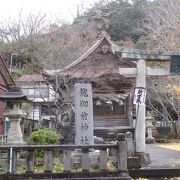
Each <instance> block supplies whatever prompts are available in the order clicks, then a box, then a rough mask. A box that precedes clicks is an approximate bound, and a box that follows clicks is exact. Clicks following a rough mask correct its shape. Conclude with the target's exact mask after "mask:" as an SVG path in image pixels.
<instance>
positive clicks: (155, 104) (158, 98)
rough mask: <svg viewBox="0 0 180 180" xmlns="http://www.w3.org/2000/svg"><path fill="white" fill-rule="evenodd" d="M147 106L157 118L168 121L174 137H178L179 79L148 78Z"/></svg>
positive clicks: (179, 110)
mask: <svg viewBox="0 0 180 180" xmlns="http://www.w3.org/2000/svg"><path fill="white" fill-rule="evenodd" d="M147 89H148V105H147V107H148V108H150V110H151V111H153V112H154V113H155V114H156V115H157V116H158V117H161V118H162V119H165V120H166V121H170V122H172V124H173V127H174V133H175V137H179V121H180V83H179V77H178V76H174V77H170V76H169V77H151V78H148V83H147Z"/></svg>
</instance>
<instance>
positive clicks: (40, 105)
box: [16, 74, 55, 125]
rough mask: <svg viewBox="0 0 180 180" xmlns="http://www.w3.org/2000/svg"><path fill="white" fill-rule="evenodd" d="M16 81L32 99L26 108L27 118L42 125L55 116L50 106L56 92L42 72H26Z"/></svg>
mask: <svg viewBox="0 0 180 180" xmlns="http://www.w3.org/2000/svg"><path fill="white" fill-rule="evenodd" d="M16 83H17V86H19V87H21V89H22V91H23V93H24V94H25V95H27V97H28V99H29V100H30V101H31V104H30V105H29V106H27V108H26V110H27V119H29V120H34V121H38V125H41V124H42V123H43V122H45V121H46V122H48V121H49V122H50V120H51V119H52V118H55V114H54V113H53V112H52V110H51V108H50V107H51V105H53V103H54V102H55V92H54V90H53V88H52V87H51V85H48V84H47V83H46V81H45V80H44V79H43V76H42V75H41V74H24V75H23V76H21V77H20V78H18V79H17V80H16Z"/></svg>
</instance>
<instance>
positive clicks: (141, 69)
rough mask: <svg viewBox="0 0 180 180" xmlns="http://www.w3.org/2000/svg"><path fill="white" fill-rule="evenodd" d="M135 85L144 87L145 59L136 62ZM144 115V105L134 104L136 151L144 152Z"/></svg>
mask: <svg viewBox="0 0 180 180" xmlns="http://www.w3.org/2000/svg"><path fill="white" fill-rule="evenodd" d="M136 87H143V88H146V65H145V60H139V61H138V62H137V78H136ZM145 115H146V105H139V106H138V105H137V106H136V127H135V140H136V152H137V153H144V152H145Z"/></svg>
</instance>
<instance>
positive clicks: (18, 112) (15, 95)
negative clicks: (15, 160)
mask: <svg viewBox="0 0 180 180" xmlns="http://www.w3.org/2000/svg"><path fill="white" fill-rule="evenodd" d="M0 101H3V102H6V103H7V108H6V110H5V112H4V113H3V115H4V117H7V118H9V121H10V128H9V130H8V133H7V144H24V140H23V134H22V130H21V126H20V122H21V120H22V118H24V117H26V113H25V112H23V110H22V108H21V107H22V103H23V102H25V101H27V96H26V95H24V94H23V93H22V91H21V89H20V88H19V87H12V88H11V89H10V90H8V91H7V92H6V94H5V95H1V96H0Z"/></svg>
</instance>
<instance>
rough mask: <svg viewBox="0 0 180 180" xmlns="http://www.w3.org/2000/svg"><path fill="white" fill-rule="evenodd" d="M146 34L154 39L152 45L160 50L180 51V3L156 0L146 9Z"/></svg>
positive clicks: (170, 0)
mask: <svg viewBox="0 0 180 180" xmlns="http://www.w3.org/2000/svg"><path fill="white" fill-rule="evenodd" d="M145 12H146V18H147V21H146V23H145V25H144V28H145V30H146V32H147V33H148V34H149V36H150V37H151V38H152V39H153V42H152V44H151V45H153V48H155V47H156V48H157V49H159V50H179V47H180V30H179V29H180V1H179V0H155V1H153V2H151V3H150V4H149V7H147V8H146V11H145Z"/></svg>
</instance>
